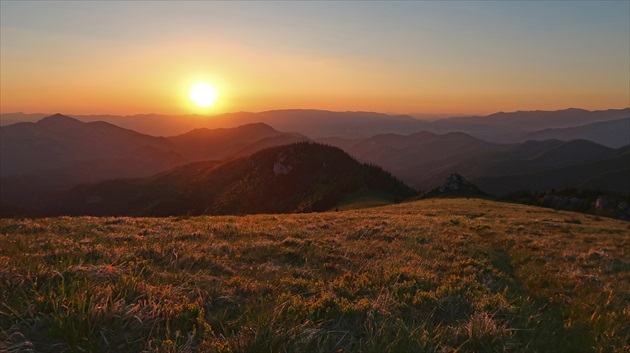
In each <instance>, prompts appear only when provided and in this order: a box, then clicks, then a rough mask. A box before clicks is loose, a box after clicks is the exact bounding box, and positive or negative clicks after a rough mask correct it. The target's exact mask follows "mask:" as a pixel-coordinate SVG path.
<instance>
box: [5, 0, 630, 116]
mask: <svg viewBox="0 0 630 353" xmlns="http://www.w3.org/2000/svg"><path fill="white" fill-rule="evenodd" d="M0 6H1V8H0V10H1V11H0V13H1V22H0V25H1V28H0V34H1V37H0V39H1V42H0V80H1V85H0V89H1V90H0V111H1V112H2V113H9V112H17V111H22V112H27V113H34V112H41V113H54V112H62V113H66V114H138V113H162V114H189V113H206V114H215V113H222V112H229V111H263V110H271V109H284V108H314V109H327V110H342V111H345V110H362V111H379V112H390V113H412V112H414V113H416V112H424V113H449V114H487V113H492V112H496V111H514V110H531V109H543V110H554V109H563V108H568V107H579V108H586V109H608V108H624V107H627V106H628V105H630V103H629V99H630V98H629V97H630V2H629V1H608V2H606V1H592V2H590V1H575V2H571V1H558V2H546V1H545V2H543V1H523V2H516V1H507V2H498V1H488V2H475V1H463V2H458V1H447V2H429V1H422V2H412V1H405V2H358V1H348V2H330V1H319V2H302V1H296V2H290V1H282V2H205V1H196V2H184V1H177V2H175V1H159V2H151V1H100V2H97V1H86V2H79V1H63V2H56V1H27V2H18V1H4V0H3V1H2V2H1V5H0ZM202 81H204V82H209V83H211V84H213V85H214V86H216V88H217V89H218V91H219V99H218V101H217V104H216V105H215V106H213V107H211V108H210V109H208V110H205V111H201V110H200V109H198V108H195V107H194V106H193V105H192V104H191V102H190V99H189V96H188V91H189V90H190V88H191V87H192V86H193V85H194V84H195V83H197V82H202Z"/></svg>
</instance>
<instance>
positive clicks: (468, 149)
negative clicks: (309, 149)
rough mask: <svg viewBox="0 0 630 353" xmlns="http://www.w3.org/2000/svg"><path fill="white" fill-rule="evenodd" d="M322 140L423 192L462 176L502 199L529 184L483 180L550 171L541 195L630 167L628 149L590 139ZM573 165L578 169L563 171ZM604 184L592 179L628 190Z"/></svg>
mask: <svg viewBox="0 0 630 353" xmlns="http://www.w3.org/2000/svg"><path fill="white" fill-rule="evenodd" d="M320 141H322V142H326V143H330V144H333V145H336V146H338V147H340V148H343V149H344V150H345V151H346V152H348V153H349V154H350V155H351V156H353V157H355V158H356V159H357V160H359V161H362V162H365V163H371V164H375V165H379V166H381V167H383V168H384V169H385V170H387V171H389V172H391V173H392V174H393V175H395V176H396V177H398V178H400V179H401V180H403V181H405V182H407V183H408V184H409V185H413V186H414V187H416V188H417V189H419V190H431V189H433V188H436V187H438V186H439V185H440V184H441V182H442V180H444V178H446V177H447V176H448V175H450V174H452V173H461V174H462V175H465V176H466V177H467V178H468V179H469V180H470V181H471V182H473V183H475V184H477V185H479V186H480V187H481V188H482V189H483V190H485V191H487V192H490V193H493V194H495V195H502V194H504V193H506V192H513V191H517V190H519V189H518V187H520V186H521V185H525V186H526V185H527V184H519V183H511V182H510V183H506V184H503V186H501V184H496V185H492V184H491V183H489V182H488V183H486V182H483V183H482V182H481V181H480V179H482V180H488V178H497V177H501V178H503V179H501V180H506V181H507V180H510V179H511V178H514V179H518V178H519V177H521V176H522V175H524V174H536V173H542V172H546V171H549V174H548V176H547V178H548V180H547V181H546V182H545V183H536V184H532V187H536V189H535V190H537V189H538V188H539V187H542V186H544V185H562V184H567V185H566V186H569V184H571V185H575V183H580V181H579V180H574V176H575V175H586V174H584V173H585V172H587V171H588V169H589V168H590V167H589V164H590V163H596V162H601V161H608V162H606V163H603V164H602V165H601V166H600V168H599V169H598V174H606V173H609V172H616V171H620V170H627V169H628V168H630V158H629V157H628V156H625V157H624V155H623V154H622V155H619V153H620V152H619V151H620V150H621V151H623V150H624V148H621V149H613V148H609V147H606V146H602V145H599V144H596V143H594V142H590V141H585V140H574V141H559V140H545V141H528V142H524V143H517V144H498V143H490V142H486V141H483V140H480V139H476V138H474V137H472V136H469V135H466V134H463V133H448V134H444V135H436V134H432V133H428V132H422V133H415V134H411V135H406V136H404V135H394V134H388V135H377V136H374V137H372V138H368V139H350V140H348V139H339V138H335V139H322V140H320ZM625 148H626V149H627V147H625ZM613 157H614V158H613ZM611 158H612V159H611ZM570 166H571V167H572V168H573V169H571V168H569V169H566V171H567V172H566V173H562V172H561V171H562V170H565V169H563V168H565V167H570ZM553 170H555V172H552V171H553ZM580 170H582V171H580ZM569 171H570V172H569ZM587 174H588V173H587ZM493 180H494V179H493ZM597 180H599V181H597ZM604 180H605V179H592V178H591V179H590V182H589V185H590V186H591V187H596V188H599V189H602V190H612V191H614V190H619V192H621V190H626V189H627V187H626V186H625V185H620V183H619V182H615V183H607V182H605V181H604ZM615 180H618V179H615ZM515 188H516V189H515ZM528 190H529V189H528Z"/></svg>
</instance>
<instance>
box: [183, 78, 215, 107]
mask: <svg viewBox="0 0 630 353" xmlns="http://www.w3.org/2000/svg"><path fill="white" fill-rule="evenodd" d="M218 97H219V93H218V92H217V89H216V88H214V87H213V86H211V85H209V84H207V83H198V84H196V85H195V86H193V88H192V89H191V90H190V99H192V101H193V102H194V103H195V104H196V105H197V106H198V107H200V108H207V107H209V106H211V105H212V104H214V102H215V101H216V100H217V98H218Z"/></svg>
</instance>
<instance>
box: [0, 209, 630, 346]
mask: <svg viewBox="0 0 630 353" xmlns="http://www.w3.org/2000/svg"><path fill="white" fill-rule="evenodd" d="M0 233H1V235H0V329H1V330H0V351H9V352H11V351H19V352H27V351H36V352H66V351H68V352H138V351H149V352H194V351H204V352H205V351H209V352H297V351H304V352H306V351H308V352H318V351H319V352H348V351H350V352H359V351H360V352H388V351H389V352H451V351H459V352H628V346H627V344H628V342H629V340H630V276H629V273H630V272H629V271H630V260H629V259H628V256H629V255H628V253H627V252H628V249H629V247H630V236H629V233H630V228H629V224H628V223H627V222H622V221H617V220H611V219H601V218H598V217H594V216H589V215H583V214H576V213H567V212H558V211H553V210H548V209H543V208H536V207H529V206H522V205H514V204H504V203H496V202H492V201H485V200H463V199H460V200H424V201H418V202H414V203H410V204H400V205H393V206H388V207H383V208H375V209H364V210H357V211H343V212H331V213H318V214H295V215H257V216H246V217H232V216H228V217H194V218H181V217H180V218H165V219H155V218H91V217H81V218H64V217H62V218H54V219H39V220H1V221H0Z"/></svg>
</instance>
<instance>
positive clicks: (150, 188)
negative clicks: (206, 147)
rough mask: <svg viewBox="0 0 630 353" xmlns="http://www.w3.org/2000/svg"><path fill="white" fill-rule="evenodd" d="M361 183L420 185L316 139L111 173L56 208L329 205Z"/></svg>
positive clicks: (256, 209)
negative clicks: (136, 173) (116, 176)
mask: <svg viewBox="0 0 630 353" xmlns="http://www.w3.org/2000/svg"><path fill="white" fill-rule="evenodd" d="M360 190H373V191H380V192H386V193H389V194H392V195H395V196H396V197H398V198H400V199H402V198H406V197H409V196H412V195H414V193H415V192H414V191H413V190H412V189H410V188H409V187H407V186H405V185H404V184H403V183H401V182H399V181H397V180H395V179H394V178H393V177H391V175H389V174H388V173H386V172H384V171H383V170H382V169H380V168H377V167H372V166H367V165H362V164H360V163H358V162H357V161H355V160H354V159H352V158H351V157H350V156H348V155H347V154H346V153H345V152H343V151H342V150H341V149H338V148H335V147H330V146H324V145H319V144H313V143H297V144H292V145H285V146H280V147H273V148H268V149H265V150H262V151H259V152H257V153H255V154H253V155H250V156H248V157H242V158H236V159H228V160H223V161H218V162H199V163H192V164H187V165H184V166H182V167H178V168H175V169H173V170H170V171H168V172H164V173H162V174H159V175H156V176H154V177H151V178H145V179H128V180H111V181H106V182H102V183H99V184H94V185H86V186H82V187H79V188H77V189H75V190H73V191H72V192H70V193H67V194H62V195H61V197H60V201H59V202H54V203H52V204H51V205H49V207H48V208H47V210H48V212H52V214H59V215H63V214H87V215H135V216H137V215H155V216H164V215H181V214H193V215H197V214H240V213H286V212H309V211H323V210H327V209H330V208H331V207H334V205H335V204H336V203H337V202H338V201H339V200H340V199H341V198H342V197H343V196H345V195H347V194H350V193H353V192H357V191H360Z"/></svg>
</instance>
